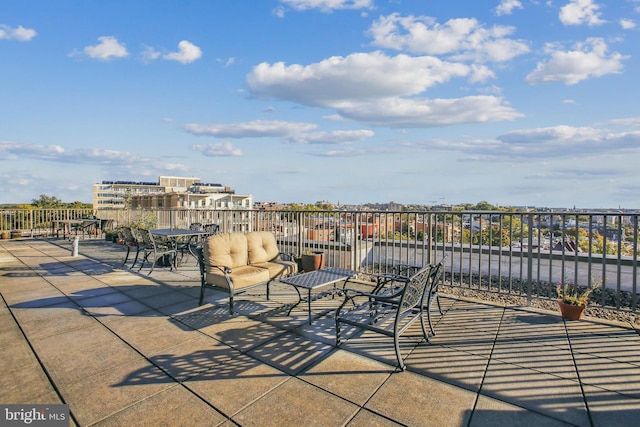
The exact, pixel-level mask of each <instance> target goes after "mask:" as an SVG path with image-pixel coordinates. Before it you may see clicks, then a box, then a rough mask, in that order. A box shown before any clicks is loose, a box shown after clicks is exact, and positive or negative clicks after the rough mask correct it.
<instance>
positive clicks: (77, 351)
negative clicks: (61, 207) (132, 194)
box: [0, 239, 640, 426]
mask: <svg viewBox="0 0 640 427" xmlns="http://www.w3.org/2000/svg"><path fill="white" fill-rule="evenodd" d="M85 246H86V247H85V249H84V251H83V252H81V256H79V257H70V256H69V251H68V250H67V248H66V247H64V246H59V245H57V244H54V243H52V242H50V241H46V240H28V239H25V240H22V241H9V242H6V243H5V242H2V243H0V263H1V264H0V293H1V295H2V306H0V330H1V331H2V333H1V334H0V345H1V346H2V355H3V359H4V361H5V363H3V365H2V366H3V367H2V368H0V385H1V387H0V402H2V403H5V404H8V403H16V404H37V403H47V404H55V403H66V404H68V405H69V408H70V411H71V414H72V421H73V423H75V424H76V425H82V426H89V425H102V426H107V425H149V424H152V423H157V424H163V425H232V424H234V423H235V424H237V425H279V426H280V425H307V424H308V425H323V426H327V425H336V426H337V425H352V426H358V425H374V424H377V425H437V426H446V425H450V426H489V425H491V426H495V425H536V426H538V425H548V426H555V425H557V426H562V425H579V426H610V425H636V424H637V420H638V419H639V417H640V356H639V355H640V338H639V337H638V333H637V331H636V330H634V329H633V328H631V327H630V326H629V325H625V324H618V323H605V322H600V321H595V320H593V319H587V320H583V321H580V322H564V321H563V320H562V319H561V318H560V317H559V316H558V315H556V314H555V313H549V312H542V311H537V310H532V309H528V308H526V307H504V306H497V305H492V304H488V303H484V302H481V301H474V300H468V299H456V298H446V297H445V298H443V299H442V302H443V309H444V311H445V314H444V316H442V317H440V316H439V315H435V316H434V320H435V330H436V333H437V335H436V336H434V337H431V340H430V342H428V343H426V342H424V341H421V340H419V339H416V340H414V339H412V338H411V337H408V338H406V339H403V340H402V354H403V356H404V358H405V363H406V365H407V371H405V372H399V371H398V370H397V369H396V361H395V354H394V350H393V343H392V340H390V339H388V338H387V337H383V336H378V335H375V334H370V333H360V332H359V331H356V330H350V331H349V332H350V335H349V336H348V340H347V341H346V342H345V343H343V344H342V345H341V346H340V347H339V348H335V347H334V339H335V321H334V318H333V311H332V309H333V308H335V307H336V306H337V304H339V302H340V300H339V299H335V300H331V299H327V300H322V301H317V302H314V304H313V306H312V308H313V311H314V319H313V323H312V324H311V325H309V324H308V318H307V312H306V308H296V309H294V310H293V311H292V312H291V314H290V315H287V312H288V308H289V307H290V304H291V303H292V302H295V300H296V295H295V291H294V290H293V289H292V288H290V287H289V286H286V285H276V286H274V287H273V289H272V298H271V299H270V300H269V301H267V300H266V299H265V295H264V292H263V290H261V289H260V288H257V289H254V290H252V291H251V292H249V293H246V294H244V295H242V296H240V297H239V298H238V301H237V313H236V314H235V315H233V316H231V315H230V314H229V312H228V308H227V306H226V304H225V303H226V301H227V300H226V296H225V293H224V292H216V291H215V290H212V291H211V292H207V300H206V304H205V305H203V306H198V304H197V298H198V293H199V281H198V274H197V270H196V268H195V265H193V264H192V265H187V266H183V267H181V268H180V269H179V270H178V272H169V271H165V270H159V271H158V274H156V271H154V275H153V276H154V277H152V278H150V277H147V276H146V275H145V274H137V272H135V271H131V270H129V269H127V268H124V269H121V268H117V267H118V265H119V264H120V263H121V261H122V259H121V258H120V257H121V256H122V255H123V254H122V253H121V252H119V251H115V250H113V248H109V250H105V251H102V250H101V249H100V244H98V243H96V244H92V245H85ZM143 273H144V272H143ZM419 329H420V328H419V326H416V330H415V331H411V332H415V335H420V334H421V331H420V330H419Z"/></svg>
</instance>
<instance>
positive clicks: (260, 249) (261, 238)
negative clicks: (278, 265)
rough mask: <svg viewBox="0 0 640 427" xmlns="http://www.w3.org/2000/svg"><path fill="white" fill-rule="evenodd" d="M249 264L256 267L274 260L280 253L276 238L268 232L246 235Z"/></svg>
mask: <svg viewBox="0 0 640 427" xmlns="http://www.w3.org/2000/svg"><path fill="white" fill-rule="evenodd" d="M246 237H247V246H248V255H249V264H251V265H256V264H260V263H262V262H267V261H272V260H274V259H275V258H276V257H277V256H278V254H279V253H280V249H278V244H277V243H276V238H275V236H274V235H273V233H270V232H268V231H252V232H251V233H247V234H246Z"/></svg>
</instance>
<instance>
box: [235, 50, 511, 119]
mask: <svg viewBox="0 0 640 427" xmlns="http://www.w3.org/2000/svg"><path fill="white" fill-rule="evenodd" d="M489 76H491V73H490V72H489V71H488V70H487V69H486V68H483V67H471V66H468V65H465V64H462V63H453V62H445V61H442V60H440V59H438V58H435V57H432V56H420V57H411V56H407V55H398V56H395V57H389V56H386V55H384V54H382V53H381V52H372V53H355V54H351V55H349V56H347V57H332V58H328V59H326V60H323V61H321V62H319V63H315V64H311V65H307V66H303V65H298V64H293V65H289V66H287V65H285V64H284V63H281V62H279V63H275V64H268V63H262V64H259V65H257V66H256V67H254V69H253V70H252V71H251V73H250V74H249V75H248V76H247V86H248V87H249V89H250V90H251V92H252V94H253V95H254V96H257V97H261V98H277V99H284V100H288V101H293V102H297V103H300V104H303V105H310V106H316V107H325V108H333V109H335V110H336V111H337V112H338V113H339V114H340V116H342V117H343V118H349V119H352V120H359V121H363V122H366V123H372V124H380V125H388V126H409V127H416V126H444V125H449V124H453V123H468V122H484V121H491V120H510V119H513V118H516V117H520V116H521V115H520V114H519V113H517V112H516V111H514V110H513V109H512V108H511V107H508V106H506V105H504V103H503V102H502V100H501V99H500V98H497V97H491V96H478V97H466V98H460V99H435V100H430V99H425V98H419V97H417V95H420V94H421V93H423V92H425V91H426V90H427V89H429V88H431V87H433V86H435V85H437V84H442V83H445V82H447V81H449V80H450V79H452V78H454V77H467V78H468V79H469V80H470V81H476V80H478V79H479V78H481V77H482V78H486V77H489ZM405 97H407V98H406V99H405ZM409 97H410V98H409Z"/></svg>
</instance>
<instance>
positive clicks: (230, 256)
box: [204, 233, 248, 274]
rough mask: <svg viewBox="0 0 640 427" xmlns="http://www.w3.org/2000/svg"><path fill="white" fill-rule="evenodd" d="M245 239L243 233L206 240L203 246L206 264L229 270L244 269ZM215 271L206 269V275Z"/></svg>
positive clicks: (211, 237)
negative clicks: (228, 268)
mask: <svg viewBox="0 0 640 427" xmlns="http://www.w3.org/2000/svg"><path fill="white" fill-rule="evenodd" d="M247 253H248V252H247V238H246V237H245V235H244V233H226V234H216V235H214V236H210V237H208V238H207V240H206V242H205V244H204V259H205V261H206V264H209V265H217V266H225V267H230V268H232V269H233V268H235V267H246V265H247V263H248V257H247ZM210 272H213V273H215V274H217V272H216V271H213V270H211V269H210V268H209V267H208V268H207V273H210Z"/></svg>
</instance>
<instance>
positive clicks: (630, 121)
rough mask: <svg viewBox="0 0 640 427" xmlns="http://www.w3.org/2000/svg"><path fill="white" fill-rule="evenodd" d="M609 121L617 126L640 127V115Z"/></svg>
mask: <svg viewBox="0 0 640 427" xmlns="http://www.w3.org/2000/svg"><path fill="white" fill-rule="evenodd" d="M607 123H609V124H612V125H615V126H628V127H640V117H625V118H622V119H613V120H609V121H608V122H607Z"/></svg>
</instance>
